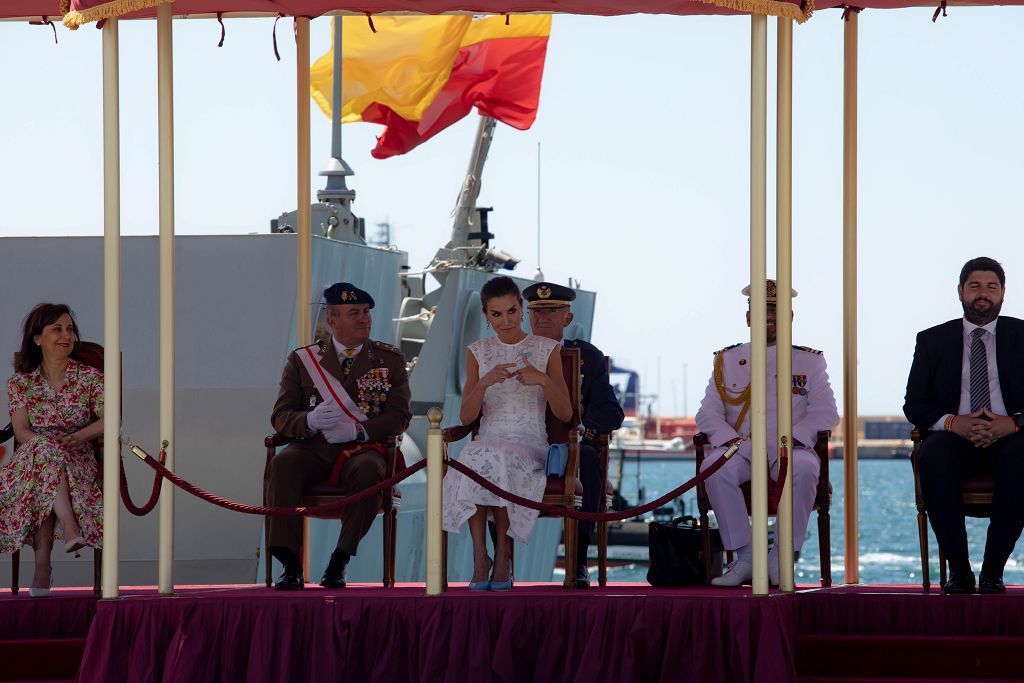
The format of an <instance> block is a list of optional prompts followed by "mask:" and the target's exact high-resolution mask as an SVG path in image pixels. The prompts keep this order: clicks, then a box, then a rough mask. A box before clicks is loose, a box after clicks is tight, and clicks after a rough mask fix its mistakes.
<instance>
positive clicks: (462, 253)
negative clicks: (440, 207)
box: [431, 116, 519, 282]
mask: <svg viewBox="0 0 1024 683" xmlns="http://www.w3.org/2000/svg"><path fill="white" fill-rule="evenodd" d="M496 123H497V122H496V121H495V120H494V119H493V118H492V117H490V116H481V117H480V123H479V125H478V126H477V131H476V140H475V141H474V143H473V151H472V153H471V154H470V156H469V168H468V169H467V170H466V178H465V180H463V182H462V188H461V189H460V190H459V199H458V202H456V204H455V211H454V212H453V215H454V216H455V220H454V221H453V223H452V234H451V237H450V238H449V240H448V243H447V244H445V245H444V246H443V247H441V248H440V249H438V250H437V254H435V255H434V260H433V262H432V263H431V269H432V271H433V273H434V277H436V278H437V279H438V280H439V281H441V282H444V279H445V276H446V274H447V272H448V269H449V268H453V267H454V268H459V267H472V268H482V269H484V270H488V271H495V270H498V269H501V268H505V269H508V270H511V269H512V268H514V267H515V266H516V264H517V263H519V259H516V258H514V257H513V256H511V255H510V254H507V253H505V252H503V251H501V250H499V249H494V248H493V247H491V239H492V238H493V237H494V235H493V234H492V233H490V232H488V230H487V214H488V213H489V212H490V211H491V209H490V207H482V206H477V205H476V202H477V199H479V197H480V186H481V182H480V180H481V178H482V177H483V171H484V163H485V162H486V161H487V153H488V152H489V151H490V149H491V141H492V140H493V139H494V128H495V124H496Z"/></svg>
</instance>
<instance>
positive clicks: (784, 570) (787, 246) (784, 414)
mask: <svg viewBox="0 0 1024 683" xmlns="http://www.w3.org/2000/svg"><path fill="white" fill-rule="evenodd" d="M776 87H777V88H778V97H777V103H776V104H777V112H778V115H777V120H776V152H775V154H776V159H775V169H776V171H775V176H776V177H775V193H776V195H775V196H776V199H775V239H776V243H775V256H776V265H775V273H776V275H775V277H776V280H775V282H776V284H777V285H778V287H777V291H778V298H777V300H776V304H775V343H776V349H775V351H776V353H775V357H776V366H775V370H776V378H775V406H776V408H775V409H776V413H775V415H776V428H777V430H776V434H777V435H778V436H777V439H778V441H777V442H776V443H774V444H771V447H772V448H774V449H775V452H776V453H779V452H780V447H783V446H784V447H785V448H786V449H787V450H788V452H789V469H788V471H787V473H786V479H785V481H783V482H780V483H781V484H782V485H783V488H782V497H781V498H780V499H779V514H778V521H777V522H776V526H775V544H776V546H777V547H778V555H779V588H780V589H781V590H782V591H784V592H792V591H793V589H794V588H795V582H794V578H793V552H792V550H793V485H792V482H793V394H792V388H791V387H790V385H791V383H792V382H791V380H790V375H791V374H792V368H793V320H792V318H793V316H792V311H793V297H792V294H791V291H792V286H793V22H792V21H791V20H789V19H784V18H782V17H779V19H778V82H777V84H776Z"/></svg>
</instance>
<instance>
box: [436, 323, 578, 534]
mask: <svg viewBox="0 0 1024 683" xmlns="http://www.w3.org/2000/svg"><path fill="white" fill-rule="evenodd" d="M556 348H558V342H556V341H552V340H550V339H545V338H544V337H535V336H533V335H527V336H526V338H525V339H523V340H522V341H520V342H519V343H518V344H504V343H502V342H501V341H499V340H498V338H497V337H487V338H486V339H481V340H479V341H476V342H473V343H472V344H470V346H469V350H470V352H471V353H472V354H473V356H474V357H475V358H476V361H477V364H478V365H479V366H480V377H483V376H484V375H486V374H487V373H488V372H490V370H491V368H493V367H494V366H495V365H499V364H501V363H517V362H520V361H524V362H527V363H529V364H530V365H533V366H534V367H535V368H537V369H538V370H540V371H541V372H545V371H546V369H547V363H548V358H549V357H550V355H551V352H552V351H553V350H554V349H556ZM546 408H547V399H545V398H544V390H543V389H541V388H540V387H528V386H524V385H522V384H520V383H519V382H518V381H517V380H515V379H509V380H506V381H504V382H499V383H497V384H493V385H491V386H489V387H487V391H486V392H484V402H483V409H482V418H481V420H480V432H479V434H478V435H477V437H476V439H474V440H473V441H472V442H471V443H468V444H466V446H465V447H464V448H463V449H462V453H461V454H460V455H459V462H461V463H463V464H464V465H466V466H467V467H471V468H473V469H474V470H476V471H477V472H479V473H480V474H482V475H483V476H485V477H487V479H489V480H491V481H492V482H494V483H495V484H497V485H498V486H500V487H501V488H503V489H505V490H506V491H511V492H513V493H516V494H517V495H520V496H522V497H524V498H529V499H530V500H536V501H539V500H540V499H541V498H543V497H544V484H545V482H546V477H545V476H544V464H545V461H546V459H547V452H548V437H547V428H546V426H545V423H544V415H545V409H546ZM477 505H485V506H494V507H506V508H508V517H509V530H508V535H509V536H511V537H512V538H514V539H516V540H517V541H520V542H522V543H526V542H527V540H528V539H529V537H530V532H531V531H532V530H533V525H534V523H535V522H536V521H537V515H538V513H537V511H536V510H531V509H529V508H525V507H522V506H520V505H513V504H512V503H509V502H508V501H506V500H504V499H502V498H499V497H498V496H495V495H494V494H492V493H491V492H490V491H487V490H486V489H484V488H483V487H481V486H479V485H477V484H476V483H475V482H473V481H472V480H471V479H469V477H467V476H465V475H464V474H462V473H460V472H456V471H455V470H454V469H451V468H449V470H448V473H447V474H446V475H445V478H444V522H443V525H444V529H445V531H450V532H459V531H461V530H462V525H463V523H464V522H465V521H466V520H467V519H469V518H470V517H471V516H472V515H473V513H475V512H476V506H477Z"/></svg>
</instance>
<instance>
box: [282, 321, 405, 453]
mask: <svg viewBox="0 0 1024 683" xmlns="http://www.w3.org/2000/svg"><path fill="white" fill-rule="evenodd" d="M317 344H318V345H319V346H320V349H321V353H322V355H323V358H322V359H321V361H320V364H321V365H322V366H323V368H324V370H326V371H327V372H329V373H331V374H332V375H334V376H335V377H337V378H338V379H339V380H340V381H341V384H342V386H343V387H344V388H345V391H347V392H348V395H349V396H351V397H352V400H353V401H355V402H356V403H357V404H358V405H359V407H360V409H362V411H363V412H364V413H366V417H367V420H366V421H365V422H363V429H365V430H366V437H367V441H370V442H375V441H383V440H384V439H386V438H387V437H389V436H392V435H398V434H401V433H402V432H404V431H405V429H406V428H407V427H408V426H409V420H410V419H411V417H412V413H411V412H410V410H409V399H410V396H411V394H410V392H409V375H408V373H407V372H406V371H405V357H404V356H403V355H402V353H401V352H400V351H399V350H398V349H397V348H395V347H394V346H392V345H391V344H385V343H384V342H378V341H372V340H371V341H367V342H366V343H365V344H363V348H362V349H360V351H359V355H357V356H356V357H355V360H354V361H353V363H352V367H351V369H350V370H349V374H348V376H347V377H346V376H345V373H344V372H343V371H342V369H341V362H340V361H339V360H338V355H337V354H336V353H335V352H334V348H333V345H332V344H331V338H330V337H328V338H327V339H321V340H319V341H318V342H317ZM298 351H299V350H298V349H296V350H295V351H292V352H291V353H290V354H288V360H287V361H286V362H285V365H284V371H283V372H282V373H281V388H280V391H279V392H278V395H277V402H276V403H275V404H274V412H273V413H272V414H271V417H270V422H271V424H272V425H273V426H274V429H275V430H277V431H278V432H280V433H281V434H284V435H285V436H288V437H291V438H293V439H305V438H308V437H309V434H308V432H307V431H306V413H308V412H309V411H311V410H312V409H313V408H314V407H315V406H316V405H317V404H319V403H323V401H324V397H323V396H321V395H320V392H318V391H317V390H316V387H315V386H314V385H313V380H312V379H311V378H310V376H309V373H308V372H306V367H305V366H304V365H303V364H302V361H301V360H300V359H299V356H298ZM382 375H386V377H382Z"/></svg>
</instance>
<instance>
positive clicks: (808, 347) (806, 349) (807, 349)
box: [793, 344, 821, 356]
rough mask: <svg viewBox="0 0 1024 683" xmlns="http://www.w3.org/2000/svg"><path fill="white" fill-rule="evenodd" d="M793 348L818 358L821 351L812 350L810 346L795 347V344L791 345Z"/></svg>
mask: <svg viewBox="0 0 1024 683" xmlns="http://www.w3.org/2000/svg"><path fill="white" fill-rule="evenodd" d="M793 348H794V349H798V350H800V351H806V352H807V353H816V354H818V355H819V356H820V355H821V351H819V350H818V349H812V348H811V347H810V346H797V345H796V344H793Z"/></svg>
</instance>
